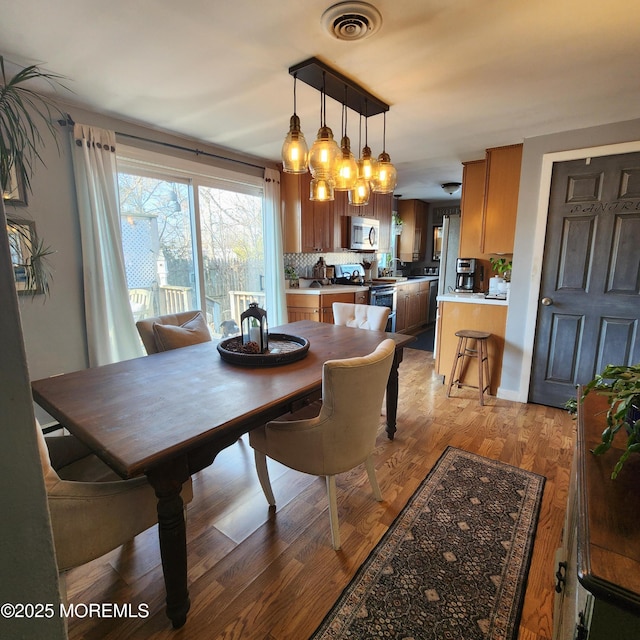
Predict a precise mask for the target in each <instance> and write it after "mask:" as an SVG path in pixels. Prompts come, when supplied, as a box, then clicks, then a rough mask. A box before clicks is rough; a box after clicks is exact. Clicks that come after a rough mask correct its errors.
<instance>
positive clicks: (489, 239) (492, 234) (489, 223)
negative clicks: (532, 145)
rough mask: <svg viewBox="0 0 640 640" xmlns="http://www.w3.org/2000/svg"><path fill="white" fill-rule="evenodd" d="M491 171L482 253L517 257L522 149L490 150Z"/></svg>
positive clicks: (485, 207)
mask: <svg viewBox="0 0 640 640" xmlns="http://www.w3.org/2000/svg"><path fill="white" fill-rule="evenodd" d="M486 160H487V171H486V174H487V175H486V182H485V192H484V208H483V216H482V235H481V243H480V251H481V252H482V253H485V254H496V253H498V254H504V253H507V254H511V253H513V240H514V236H515V231H516V215H517V212H518V193H519V191H520V166H521V164H522V145H521V144H514V145H510V146H508V147H497V148H494V149H487V156H486Z"/></svg>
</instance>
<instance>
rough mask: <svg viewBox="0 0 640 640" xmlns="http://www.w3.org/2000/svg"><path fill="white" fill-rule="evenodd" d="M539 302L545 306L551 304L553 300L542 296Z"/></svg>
mask: <svg viewBox="0 0 640 640" xmlns="http://www.w3.org/2000/svg"><path fill="white" fill-rule="evenodd" d="M540 302H541V303H542V304H543V305H544V306H545V307H550V306H551V305H552V304H553V300H552V299H551V298H542V300H540Z"/></svg>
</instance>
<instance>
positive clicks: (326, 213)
mask: <svg viewBox="0 0 640 640" xmlns="http://www.w3.org/2000/svg"><path fill="white" fill-rule="evenodd" d="M280 176H281V177H280V196H281V199H282V216H283V233H284V242H283V244H284V252H285V253H313V252H314V251H334V250H335V249H339V248H340V247H341V244H342V241H341V226H340V224H339V220H336V215H335V208H334V206H333V202H313V201H311V200H309V188H310V184H311V174H310V173H308V172H307V173H302V174H292V173H284V172H282V173H281V174H280Z"/></svg>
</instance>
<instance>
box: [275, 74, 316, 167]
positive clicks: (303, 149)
mask: <svg viewBox="0 0 640 640" xmlns="http://www.w3.org/2000/svg"><path fill="white" fill-rule="evenodd" d="M281 155H282V169H283V171H284V172H285V173H306V172H307V168H308V163H309V147H308V146H307V141H306V140H305V138H304V134H303V133H302V131H301V130H300V118H299V117H298V116H297V115H296V76H293V115H292V116H291V119H290V120H289V133H288V134H287V137H286V138H285V139H284V143H283V144H282V154H281Z"/></svg>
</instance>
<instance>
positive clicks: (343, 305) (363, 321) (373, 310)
mask: <svg viewBox="0 0 640 640" xmlns="http://www.w3.org/2000/svg"><path fill="white" fill-rule="evenodd" d="M390 313H391V309H389V307H377V306H375V305H370V304H352V303H350V302H334V303H333V322H334V324H340V325H343V326H345V327H357V328H358V329H369V330H370V331H384V330H385V328H386V326H387V320H388V318H389V314H390Z"/></svg>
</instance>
